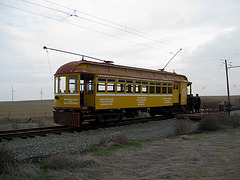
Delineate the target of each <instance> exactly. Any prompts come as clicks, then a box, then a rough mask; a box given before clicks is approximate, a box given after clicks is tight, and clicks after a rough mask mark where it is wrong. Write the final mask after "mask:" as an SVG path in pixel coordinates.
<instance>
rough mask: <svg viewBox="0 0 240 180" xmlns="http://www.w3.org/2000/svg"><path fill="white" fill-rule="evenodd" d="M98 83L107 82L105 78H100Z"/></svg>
mask: <svg viewBox="0 0 240 180" xmlns="http://www.w3.org/2000/svg"><path fill="white" fill-rule="evenodd" d="M98 81H101V82H106V79H105V78H98Z"/></svg>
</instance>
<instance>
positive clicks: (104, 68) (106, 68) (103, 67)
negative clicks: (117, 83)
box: [100, 66, 108, 70]
mask: <svg viewBox="0 0 240 180" xmlns="http://www.w3.org/2000/svg"><path fill="white" fill-rule="evenodd" d="M100 69H101V70H108V67H105V66H100Z"/></svg>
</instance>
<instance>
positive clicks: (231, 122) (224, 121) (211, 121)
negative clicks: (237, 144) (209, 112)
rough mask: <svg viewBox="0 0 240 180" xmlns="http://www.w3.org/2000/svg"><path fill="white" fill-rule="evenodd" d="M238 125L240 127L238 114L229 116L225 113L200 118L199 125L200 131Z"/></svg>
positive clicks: (236, 126)
mask: <svg viewBox="0 0 240 180" xmlns="http://www.w3.org/2000/svg"><path fill="white" fill-rule="evenodd" d="M238 127H240V116H239V115H233V116H229V115H227V114H220V115H217V116H211V117H208V118H205V119H202V120H201V122H200V126H199V128H200V130H201V131H218V130H221V129H227V128H238Z"/></svg>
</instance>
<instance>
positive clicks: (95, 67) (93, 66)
mask: <svg viewBox="0 0 240 180" xmlns="http://www.w3.org/2000/svg"><path fill="white" fill-rule="evenodd" d="M90 68H92V69H98V66H95V65H90Z"/></svg>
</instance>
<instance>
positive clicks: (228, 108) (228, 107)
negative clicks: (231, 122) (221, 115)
mask: <svg viewBox="0 0 240 180" xmlns="http://www.w3.org/2000/svg"><path fill="white" fill-rule="evenodd" d="M226 107H227V112H228V115H229V116H230V111H231V110H232V104H231V102H230V101H229V102H228V103H227V105H226Z"/></svg>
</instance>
